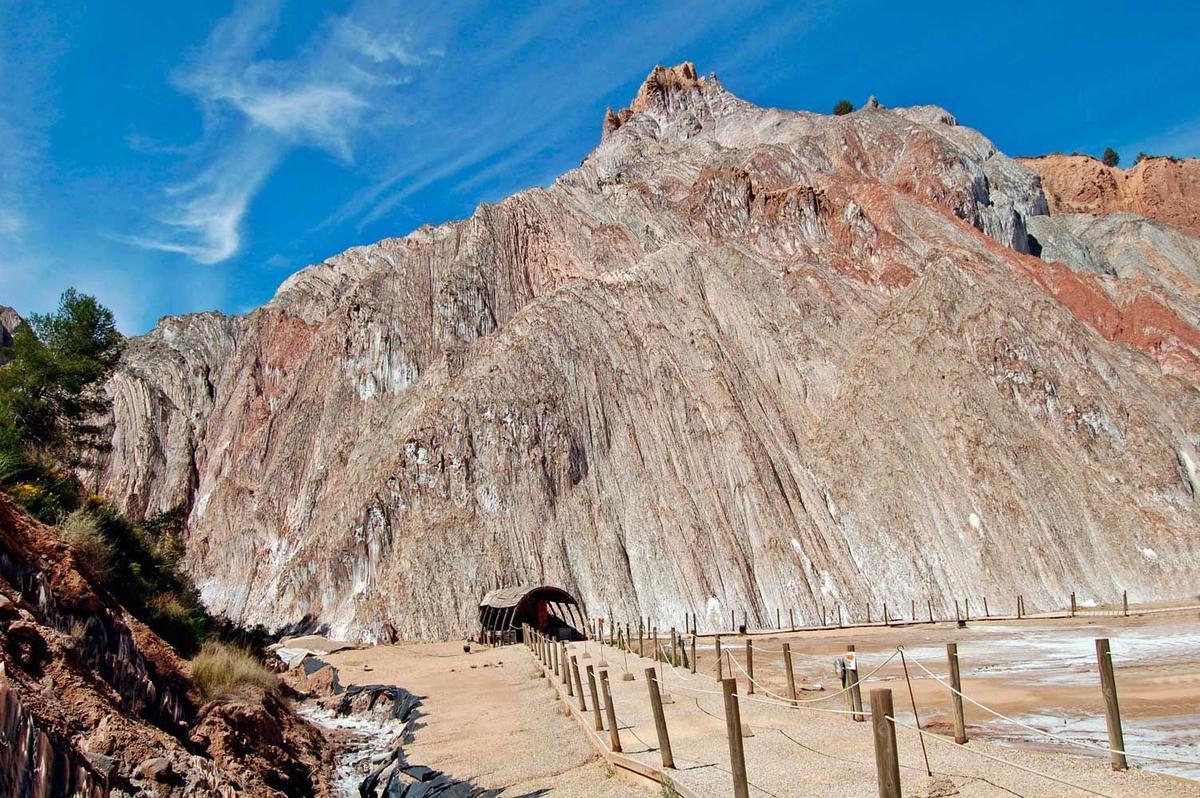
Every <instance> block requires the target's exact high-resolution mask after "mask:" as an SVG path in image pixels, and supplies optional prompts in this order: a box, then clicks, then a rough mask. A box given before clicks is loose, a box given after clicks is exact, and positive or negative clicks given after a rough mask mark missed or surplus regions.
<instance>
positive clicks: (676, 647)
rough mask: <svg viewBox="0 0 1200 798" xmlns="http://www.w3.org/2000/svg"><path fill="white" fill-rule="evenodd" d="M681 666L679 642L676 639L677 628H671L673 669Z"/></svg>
mask: <svg viewBox="0 0 1200 798" xmlns="http://www.w3.org/2000/svg"><path fill="white" fill-rule="evenodd" d="M678 664H679V642H678V639H677V638H676V637H675V627H674V626H672V627H671V667H672V668H674V667H675V666H677V665H678Z"/></svg>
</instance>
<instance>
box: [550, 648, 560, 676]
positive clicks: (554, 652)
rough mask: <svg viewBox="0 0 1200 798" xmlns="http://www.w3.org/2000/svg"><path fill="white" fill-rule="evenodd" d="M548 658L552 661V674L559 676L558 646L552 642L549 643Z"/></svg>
mask: <svg viewBox="0 0 1200 798" xmlns="http://www.w3.org/2000/svg"><path fill="white" fill-rule="evenodd" d="M550 659H551V660H553V661H554V675H555V676H559V675H560V671H559V669H558V646H556V645H554V644H553V643H551V644H550Z"/></svg>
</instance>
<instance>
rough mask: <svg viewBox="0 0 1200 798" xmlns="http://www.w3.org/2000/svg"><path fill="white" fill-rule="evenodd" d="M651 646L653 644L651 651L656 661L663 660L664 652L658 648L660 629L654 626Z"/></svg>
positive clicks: (651, 632)
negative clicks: (662, 654)
mask: <svg viewBox="0 0 1200 798" xmlns="http://www.w3.org/2000/svg"><path fill="white" fill-rule="evenodd" d="M650 646H651V652H650V653H651V656H652V657H653V658H654V661H655V662H659V661H661V659H662V657H661V653H662V652H660V651H659V650H658V629H657V628H656V627H653V626H651V627H650Z"/></svg>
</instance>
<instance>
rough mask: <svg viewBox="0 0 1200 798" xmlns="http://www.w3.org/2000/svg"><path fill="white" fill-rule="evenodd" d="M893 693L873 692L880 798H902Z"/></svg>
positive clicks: (874, 732)
mask: <svg viewBox="0 0 1200 798" xmlns="http://www.w3.org/2000/svg"><path fill="white" fill-rule="evenodd" d="M893 715H894V713H893V710H892V691H891V690H888V689H886V688H885V689H880V690H872V691H871V733H872V737H874V739H875V776H876V779H877V780H878V781H879V798H900V758H899V756H898V755H897V750H896V726H895V724H894V723H893V722H892V720H891V718H892V717H893Z"/></svg>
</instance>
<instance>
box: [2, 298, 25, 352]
mask: <svg viewBox="0 0 1200 798" xmlns="http://www.w3.org/2000/svg"><path fill="white" fill-rule="evenodd" d="M20 323H21V316H20V314H18V313H17V312H16V311H15V310H13V309H12V308H10V307H8V306H7V305H0V346H7V345H8V344H10V343H12V332H13V330H15V329H17V325H18V324H20Z"/></svg>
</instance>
